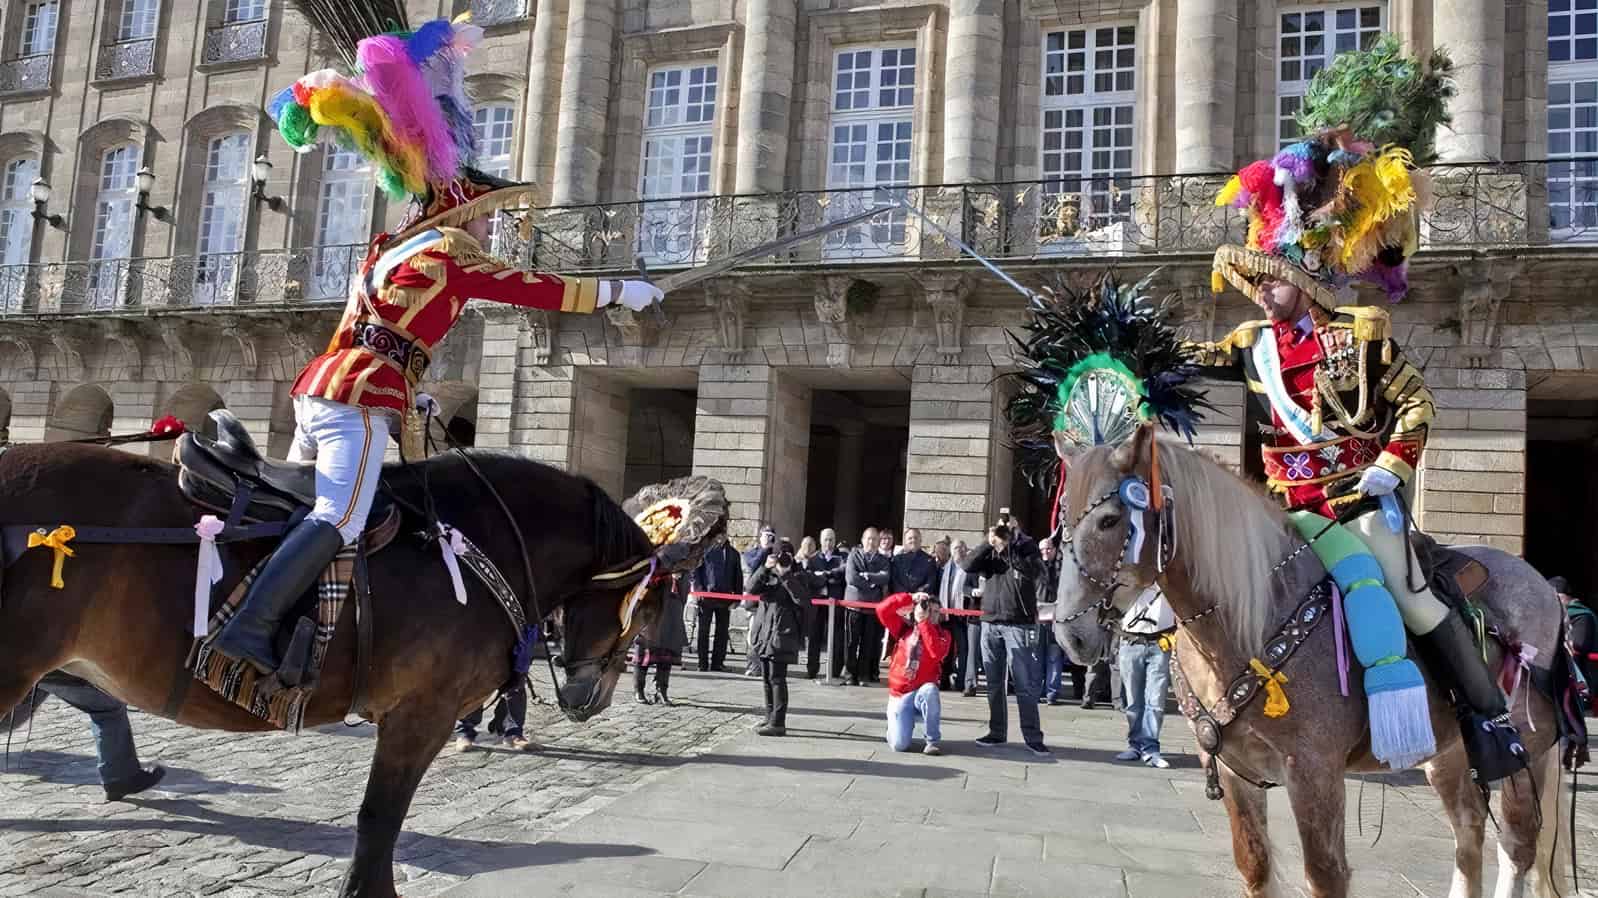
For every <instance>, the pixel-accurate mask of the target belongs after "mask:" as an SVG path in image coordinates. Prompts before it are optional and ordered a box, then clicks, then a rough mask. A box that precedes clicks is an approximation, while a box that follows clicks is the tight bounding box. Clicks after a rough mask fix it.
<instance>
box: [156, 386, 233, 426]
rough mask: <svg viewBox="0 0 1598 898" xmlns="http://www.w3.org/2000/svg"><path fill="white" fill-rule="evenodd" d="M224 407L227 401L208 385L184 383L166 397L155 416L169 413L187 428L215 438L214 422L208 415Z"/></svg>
mask: <svg viewBox="0 0 1598 898" xmlns="http://www.w3.org/2000/svg"><path fill="white" fill-rule="evenodd" d="M226 407H227V403H225V402H223V401H222V397H221V396H220V395H218V394H217V392H216V391H215V390H213V389H211V388H210V387H209V386H207V385H205V384H184V385H183V386H181V387H179V388H178V390H177V392H175V393H173V394H172V395H171V397H169V398H168V399H167V401H166V406H165V407H164V409H163V410H162V412H161V414H160V415H157V416H156V417H158V418H159V417H163V416H165V415H171V416H173V417H175V418H177V419H178V420H179V421H182V422H183V426H184V427H186V428H187V429H189V430H191V431H194V432H196V433H200V434H203V435H205V436H207V437H210V438H211V439H216V424H215V423H214V422H212V421H211V417H210V415H211V412H212V411H214V410H216V409H219V408H226Z"/></svg>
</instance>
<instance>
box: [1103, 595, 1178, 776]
mask: <svg viewBox="0 0 1598 898" xmlns="http://www.w3.org/2000/svg"><path fill="white" fill-rule="evenodd" d="M1175 633H1176V615H1175V614H1174V613H1173V612H1172V611H1171V605H1170V603H1169V602H1167V601H1165V595H1164V594H1163V593H1161V592H1160V589H1159V587H1158V586H1150V587H1149V588H1148V589H1145V590H1143V594H1142V595H1140V596H1138V597H1137V601H1136V602H1133V603H1132V607H1131V608H1129V609H1127V612H1126V615H1125V616H1123V617H1122V618H1121V650H1120V654H1119V664H1120V668H1121V698H1122V700H1123V701H1125V702H1126V751H1123V752H1121V753H1120V754H1118V755H1116V756H1115V759H1116V760H1117V761H1142V762H1143V763H1144V764H1147V765H1148V766H1150V767H1153V768H1155V769H1157V770H1164V769H1165V768H1167V767H1170V766H1171V764H1170V762H1169V761H1167V760H1165V758H1163V757H1161V756H1160V725H1161V724H1162V723H1164V721H1165V700H1166V697H1167V696H1168V695H1169V694H1170V684H1171V652H1170V639H1171V637H1172V636H1173V635H1174V634H1175Z"/></svg>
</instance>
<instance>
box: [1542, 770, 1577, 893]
mask: <svg viewBox="0 0 1598 898" xmlns="http://www.w3.org/2000/svg"><path fill="white" fill-rule="evenodd" d="M1559 750H1560V743H1558V742H1555V743H1554V744H1553V745H1551V746H1549V747H1548V748H1547V749H1545V750H1544V751H1543V756H1542V757H1541V758H1538V759H1537V760H1535V761H1533V762H1532V767H1533V768H1536V769H1537V785H1538V786H1539V787H1540V788H1541V790H1542V795H1541V802H1542V812H1543V814H1542V822H1543V825H1542V826H1541V827H1539V828H1538V830H1537V860H1536V864H1537V878H1536V880H1535V882H1536V883H1537V886H1536V889H1535V894H1536V895H1537V898H1563V896H1566V895H1569V894H1572V893H1573V892H1574V888H1573V887H1571V886H1569V885H1568V884H1569V883H1570V841H1569V840H1570V838H1571V834H1570V831H1569V830H1568V829H1567V830H1565V831H1564V832H1563V833H1561V832H1560V827H1562V826H1567V825H1568V823H1567V822H1566V821H1568V820H1569V819H1570V818H1569V815H1570V796H1569V795H1568V794H1567V793H1566V792H1565V789H1564V780H1563V779H1562V777H1563V776H1564V768H1563V767H1561V766H1560V765H1559ZM1561 799H1563V800H1561Z"/></svg>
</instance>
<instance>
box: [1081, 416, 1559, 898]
mask: <svg viewBox="0 0 1598 898" xmlns="http://www.w3.org/2000/svg"><path fill="white" fill-rule="evenodd" d="M1153 440H1154V436H1153V433H1152V429H1151V428H1149V427H1144V428H1142V429H1141V430H1140V431H1139V432H1138V434H1137V435H1136V436H1135V437H1134V438H1132V439H1130V440H1128V441H1127V442H1126V443H1124V444H1122V445H1121V446H1118V447H1108V446H1101V447H1095V448H1093V449H1090V450H1088V451H1086V452H1084V453H1082V454H1080V455H1078V456H1075V457H1074V458H1072V459H1070V461H1069V465H1070V474H1069V481H1068V486H1067V490H1066V498H1065V500H1064V502H1063V503H1062V507H1061V509H1060V520H1061V521H1062V522H1064V527H1065V528H1066V530H1067V531H1068V535H1069V538H1070V539H1071V540H1072V542H1073V544H1074V546H1073V548H1074V556H1075V560H1074V561H1073V559H1072V555H1073V553H1072V552H1066V553H1063V554H1064V560H1063V563H1062V569H1061V576H1060V589H1059V596H1058V604H1057V606H1056V614H1057V615H1058V617H1057V620H1065V619H1067V618H1071V620H1070V622H1069V623H1064V624H1058V625H1057V626H1056V630H1057V633H1058V635H1059V636H1060V638H1061V641H1062V643H1063V644H1064V645H1065V646H1066V648H1067V651H1068V652H1070V653H1071V654H1072V656H1073V657H1075V658H1077V659H1082V658H1089V659H1095V658H1098V657H1099V656H1100V654H1101V653H1102V651H1103V650H1104V646H1105V643H1106V641H1107V636H1106V631H1105V629H1104V628H1103V627H1102V626H1101V625H1100V622H1099V621H1098V620H1096V619H1095V616H1094V615H1093V614H1091V613H1090V612H1091V611H1093V610H1094V606H1095V605H1098V604H1100V603H1101V602H1103V600H1104V595H1105V590H1104V589H1103V588H1101V587H1100V586H1098V585H1095V584H1094V583H1093V582H1092V580H1093V579H1097V580H1099V581H1101V582H1107V581H1108V580H1109V579H1110V577H1111V576H1112V574H1111V572H1112V571H1115V570H1116V568H1117V559H1119V558H1121V556H1122V552H1123V548H1124V547H1125V546H1126V545H1127V542H1126V538H1127V527H1128V525H1129V522H1128V512H1127V509H1125V508H1124V507H1122V504H1121V502H1120V500H1119V499H1113V498H1112V499H1110V500H1109V501H1105V502H1103V503H1100V504H1097V505H1095V504H1094V500H1095V499H1097V498H1098V497H1101V496H1106V495H1107V494H1111V493H1113V492H1114V491H1115V490H1116V487H1117V485H1118V484H1119V483H1120V482H1121V481H1122V480H1123V478H1126V477H1127V476H1129V475H1135V476H1138V477H1141V478H1143V479H1144V481H1145V482H1147V481H1149V479H1150V456H1151V452H1150V450H1151V447H1152V446H1153V445H1154V443H1153ZM1158 453H1159V464H1160V472H1161V475H1162V478H1163V482H1164V483H1165V484H1166V485H1167V486H1169V487H1171V489H1172V490H1173V492H1174V496H1175V503H1176V505H1175V518H1176V540H1177V542H1176V549H1175V555H1174V557H1173V558H1172V559H1171V560H1170V562H1169V563H1168V564H1167V565H1166V566H1165V569H1164V571H1163V573H1162V572H1159V571H1158V570H1157V565H1156V562H1155V557H1154V556H1155V552H1156V551H1157V550H1156V549H1155V548H1154V545H1153V544H1154V543H1155V542H1157V541H1156V540H1153V539H1150V540H1148V541H1147V542H1148V544H1147V545H1146V546H1145V549H1144V551H1143V552H1142V554H1141V555H1140V556H1139V557H1138V558H1137V559H1136V563H1128V564H1125V565H1124V566H1122V567H1120V570H1119V573H1118V574H1115V575H1113V576H1114V582H1115V583H1117V584H1118V585H1119V586H1120V587H1124V588H1118V589H1116V590H1115V599H1114V600H1112V601H1111V604H1112V605H1118V606H1119V607H1120V609H1121V610H1124V609H1125V608H1126V607H1127V606H1128V605H1129V604H1130V601H1131V599H1132V598H1134V597H1135V596H1136V595H1137V594H1138V593H1139V592H1140V591H1141V590H1142V589H1143V588H1145V587H1147V586H1148V585H1149V584H1152V583H1155V582H1158V584H1159V585H1160V587H1161V589H1162V590H1163V591H1164V593H1165V596H1166V598H1167V599H1168V600H1169V601H1170V604H1171V607H1172V609H1173V610H1174V611H1175V612H1176V615H1177V617H1178V618H1179V619H1182V620H1183V622H1184V624H1185V625H1184V626H1183V627H1182V629H1181V632H1180V634H1179V637H1178V639H1177V643H1176V645H1177V648H1176V661H1177V662H1178V663H1179V664H1180V666H1181V669H1182V671H1183V673H1184V674H1185V676H1186V678H1187V681H1188V682H1189V684H1190V685H1191V687H1192V689H1193V690H1194V692H1195V693H1196V695H1197V696H1198V697H1199V699H1200V700H1201V701H1202V702H1203V703H1204V705H1205V707H1207V708H1212V709H1213V708H1215V707H1216V702H1217V700H1218V699H1219V698H1220V697H1221V694H1222V692H1223V691H1224V690H1225V689H1226V687H1227V684H1228V683H1230V682H1231V681H1232V679H1233V678H1234V677H1236V676H1238V675H1239V674H1240V673H1241V672H1243V671H1245V670H1247V669H1248V668H1249V660H1250V659H1251V658H1255V657H1258V656H1259V655H1260V654H1261V646H1262V644H1263V643H1264V642H1265V641H1266V640H1267V638H1269V636H1270V635H1271V634H1273V633H1275V632H1276V628H1277V627H1278V626H1280V625H1281V624H1282V622H1283V621H1284V620H1285V619H1286V618H1288V617H1289V616H1290V615H1291V614H1292V612H1293V609H1294V608H1296V607H1297V606H1298V604H1299V602H1300V601H1301V600H1302V599H1303V597H1304V596H1305V595H1306V594H1307V593H1308V592H1309V590H1310V588H1311V587H1312V586H1313V585H1314V584H1316V583H1319V582H1320V581H1321V580H1322V579H1323V578H1324V577H1325V570H1324V568H1323V567H1322V565H1321V563H1320V561H1319V560H1318V559H1317V558H1316V557H1315V554H1314V553H1313V552H1308V551H1305V552H1300V553H1298V555H1297V557H1295V558H1293V559H1292V560H1291V561H1290V562H1288V563H1287V564H1285V565H1282V562H1283V561H1284V559H1288V558H1289V557H1290V556H1292V555H1293V553H1294V551H1295V549H1297V548H1299V547H1301V546H1303V541H1302V540H1301V539H1300V538H1299V537H1298V535H1297V532H1296V531H1295V530H1294V529H1293V527H1292V526H1291V525H1290V524H1289V522H1288V520H1287V518H1286V516H1285V515H1284V514H1283V513H1282V512H1281V511H1280V510H1279V509H1278V507H1277V505H1276V503H1275V502H1274V501H1272V500H1271V499H1270V498H1269V497H1267V496H1265V495H1263V494H1261V493H1260V492H1259V491H1258V490H1257V489H1255V488H1254V487H1252V486H1250V485H1248V484H1246V483H1244V482H1243V481H1242V480H1240V479H1238V478H1237V477H1235V476H1233V475H1232V474H1231V473H1230V472H1228V471H1226V470H1225V469H1223V468H1221V467H1220V466H1219V465H1217V464H1215V463H1213V462H1211V461H1210V460H1209V459H1207V458H1205V457H1204V456H1203V455H1201V454H1200V453H1198V452H1195V451H1192V450H1190V449H1188V448H1187V447H1186V446H1185V445H1183V444H1181V443H1180V442H1177V441H1176V440H1170V439H1166V438H1163V437H1162V438H1159V442H1158ZM1460 551H1463V552H1465V553H1466V554H1468V555H1470V556H1471V557H1472V558H1475V559H1476V560H1478V561H1480V562H1481V563H1482V564H1484V565H1486V566H1487V568H1488V569H1489V570H1490V571H1491V574H1492V582H1491V585H1490V586H1489V587H1488V589H1487V592H1488V593H1489V594H1488V595H1486V596H1485V601H1484V602H1483V605H1484V608H1485V611H1486V614H1487V617H1488V620H1489V621H1490V622H1493V623H1495V624H1497V625H1498V626H1499V627H1500V629H1501V630H1503V631H1505V632H1510V633H1515V634H1518V635H1519V637H1520V639H1521V640H1523V642H1524V644H1526V645H1531V646H1536V647H1538V648H1539V649H1541V655H1542V658H1541V659H1540V660H1546V659H1547V658H1549V657H1552V656H1553V653H1554V650H1555V648H1556V646H1558V644H1559V638H1560V624H1561V621H1562V616H1563V613H1562V611H1561V609H1560V607H1559V602H1558V599H1557V597H1556V596H1555V595H1554V592H1553V590H1552V589H1551V588H1550V587H1549V586H1548V584H1547V582H1546V581H1545V580H1544V579H1543V578H1542V577H1541V576H1540V575H1539V574H1538V573H1537V571H1536V570H1535V569H1533V568H1532V567H1531V566H1530V565H1528V564H1526V563H1525V562H1524V561H1522V560H1520V559H1519V558H1516V557H1514V556H1512V555H1509V554H1507V553H1504V552H1501V551H1498V550H1496V549H1491V548H1487V547H1480V546H1471V547H1463V548H1461V550H1460ZM1210 608H1216V609H1218V613H1215V614H1203V615H1201V614H1200V613H1201V612H1204V611H1205V610H1206V609H1210ZM1073 616H1074V617H1073ZM1105 616H1106V617H1108V614H1106V615H1105ZM1195 616H1197V619H1194V620H1187V619H1189V618H1194V617H1195ZM1335 638H1336V637H1335V634H1334V630H1333V627H1332V626H1321V627H1319V628H1317V629H1315V630H1313V631H1312V632H1311V634H1310V636H1309V638H1308V641H1307V642H1305V643H1304V644H1303V645H1302V647H1301V648H1299V650H1298V652H1297V654H1295V655H1293V656H1292V657H1291V659H1290V660H1289V661H1288V662H1287V664H1286V667H1285V668H1284V669H1283V673H1285V674H1286V676H1287V678H1288V682H1287V684H1286V685H1285V691H1286V693H1287V695H1288V697H1289V698H1290V701H1291V710H1290V711H1289V712H1288V713H1287V714H1286V716H1282V717H1277V718H1274V719H1272V718H1267V717H1266V716H1264V713H1263V706H1264V704H1265V702H1264V701H1263V700H1259V699H1257V700H1255V701H1253V702H1252V703H1251V704H1250V705H1248V706H1247V707H1246V708H1245V709H1244V710H1243V711H1242V712H1241V713H1240V714H1239V715H1238V717H1237V718H1236V719H1235V721H1233V722H1232V723H1231V724H1230V725H1229V726H1227V727H1226V728H1225V731H1224V738H1223V741H1222V746H1221V750H1220V756H1221V764H1220V773H1221V784H1222V786H1223V788H1224V792H1225V801H1226V808H1227V811H1228V813H1229V815H1230V817H1231V821H1232V852H1233V857H1234V860H1235V861H1236V863H1237V868H1238V871H1239V872H1240V873H1241V874H1242V876H1243V880H1244V884H1245V892H1246V894H1247V895H1249V896H1250V898H1261V896H1267V895H1273V894H1276V892H1275V891H1274V889H1275V888H1276V884H1275V883H1273V880H1272V864H1271V853H1270V842H1269V840H1268V838H1267V834H1266V816H1265V799H1266V792H1265V790H1264V789H1262V788H1259V787H1257V786H1254V785H1251V784H1250V781H1252V782H1256V783H1261V782H1263V783H1280V784H1282V785H1283V786H1285V787H1286V790H1287V798H1288V801H1289V802H1290V803H1291V804H1292V808H1293V815H1294V817H1295V818H1296V820H1297V823H1298V832H1299V840H1300V842H1301V844H1302V846H1303V850H1304V874H1305V877H1306V879H1307V880H1308V884H1309V891H1310V893H1311V894H1312V895H1314V896H1316V898H1342V896H1346V895H1347V894H1348V893H1349V874H1350V871H1349V866H1348V861H1347V857H1346V854H1345V846H1344V836H1343V833H1344V829H1343V827H1344V795H1345V793H1344V777H1345V776H1346V774H1348V773H1377V772H1382V771H1384V770H1385V768H1383V767H1382V766H1381V765H1380V764H1379V763H1378V762H1377V761H1376V759H1375V758H1373V757H1372V756H1371V754H1370V735H1369V729H1368V726H1367V723H1366V707H1365V696H1364V692H1363V691H1362V689H1361V688H1360V670H1359V665H1358V664H1354V665H1353V670H1351V671H1350V688H1349V695H1348V696H1347V697H1344V696H1343V695H1342V694H1341V692H1340V689H1339V685H1338V673H1337V667H1336V665H1337V661H1336V649H1335V645H1334V639H1335ZM1494 651H1495V652H1497V649H1496V646H1495V647H1494ZM1411 657H1414V653H1413V652H1411ZM1491 660H1492V663H1493V665H1494V669H1496V666H1497V665H1498V664H1499V663H1500V662H1501V655H1500V654H1495V655H1494V656H1493V657H1492V659H1491ZM1527 679H1528V680H1529V677H1528V678H1527ZM1428 682H1429V683H1430V684H1431V685H1430V704H1431V712H1432V727H1433V730H1434V732H1435V734H1436V739H1437V753H1436V754H1435V755H1434V756H1433V757H1431V758H1430V759H1429V760H1427V761H1426V762H1425V763H1424V764H1423V765H1422V767H1423V768H1424V770H1425V772H1426V777H1427V779H1428V781H1429V782H1430V783H1431V785H1432V787H1433V788H1434V789H1435V790H1436V791H1437V794H1438V795H1439V796H1440V797H1441V798H1442V801H1443V805H1444V807H1445V809H1446V810H1447V813H1448V819H1449V821H1450V823H1451V825H1452V827H1453V831H1454V873H1453V885H1452V888H1451V890H1450V891H1449V896H1450V898H1479V896H1480V895H1481V889H1482V869H1481V867H1482V854H1481V852H1482V839H1483V835H1484V827H1483V824H1484V820H1485V817H1486V814H1487V807H1486V804H1485V803H1484V802H1483V800H1482V798H1481V794H1480V792H1479V791H1478V790H1477V789H1476V787H1475V786H1474V785H1473V783H1472V781H1471V779H1470V776H1469V770H1468V765H1467V762H1466V759H1465V752H1464V748H1463V744H1462V740H1461V737H1460V733H1459V728H1458V726H1457V724H1456V723H1455V721H1454V717H1453V714H1452V712H1451V709H1450V708H1449V705H1448V701H1447V699H1446V698H1444V696H1443V694H1442V693H1441V692H1440V691H1439V690H1438V688H1437V687H1436V685H1435V682H1434V681H1432V680H1431V679H1430V678H1429V677H1428ZM1526 692H1530V693H1531V694H1530V696H1529V698H1528V697H1527V695H1526ZM1511 699H1512V700H1513V713H1514V719H1515V723H1516V724H1517V725H1518V726H1519V728H1520V731H1521V733H1522V735H1523V736H1524V737H1525V745H1526V748H1527V749H1528V751H1529V752H1530V753H1531V755H1532V762H1531V770H1530V773H1527V772H1522V773H1519V774H1517V775H1515V776H1514V777H1511V778H1510V779H1508V780H1505V781H1504V782H1503V783H1501V784H1500V788H1499V796H1500V797H1499V802H1500V809H1499V816H1498V819H1499V820H1500V821H1501V824H1502V830H1501V832H1500V834H1499V839H1498V843H1499V878H1498V886H1497V891H1496V895H1497V898H1521V896H1523V895H1525V894H1526V893H1527V892H1526V890H1527V888H1528V886H1530V885H1531V880H1532V879H1536V885H1535V888H1536V891H1535V894H1536V895H1538V896H1553V895H1556V894H1558V891H1557V890H1558V885H1557V884H1558V883H1561V882H1563V881H1564V877H1563V873H1562V868H1561V867H1560V864H1561V862H1562V860H1563V854H1562V853H1559V852H1554V851H1553V847H1554V846H1553V840H1554V831H1555V828H1556V826H1557V824H1556V820H1557V817H1556V815H1555V808H1556V807H1557V804H1556V802H1557V801H1558V796H1557V792H1558V787H1559V778H1560V766H1559V761H1560V759H1559V752H1558V751H1557V750H1556V748H1557V746H1556V740H1557V735H1556V734H1557V733H1558V732H1559V726H1558V721H1557V719H1556V712H1555V709H1554V708H1553V705H1552V704H1551V703H1550V702H1549V701H1547V700H1546V699H1545V698H1544V697H1543V695H1542V694H1541V693H1540V692H1538V691H1536V690H1535V689H1531V688H1530V686H1529V684H1528V685H1526V686H1522V687H1521V691H1519V692H1517V694H1516V695H1514V696H1511ZM1201 760H1202V761H1203V762H1204V763H1206V764H1207V763H1208V762H1209V758H1208V756H1207V755H1203V752H1202V751H1201ZM1534 784H1535V786H1534ZM1539 793H1540V794H1539ZM1543 820H1546V821H1547V826H1543V827H1540V826H1539V824H1540V822H1541V821H1543ZM1555 855H1558V856H1557V857H1556V856H1555ZM1534 870H1535V873H1536V875H1535V877H1534V876H1533V871H1534Z"/></svg>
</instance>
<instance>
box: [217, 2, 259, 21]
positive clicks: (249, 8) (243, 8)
mask: <svg viewBox="0 0 1598 898" xmlns="http://www.w3.org/2000/svg"><path fill="white" fill-rule="evenodd" d="M264 18H266V0H227V4H226V5H225V6H223V7H222V22H223V23H224V24H227V25H232V24H235V23H238V22H259V21H260V20H262V19H264Z"/></svg>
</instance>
